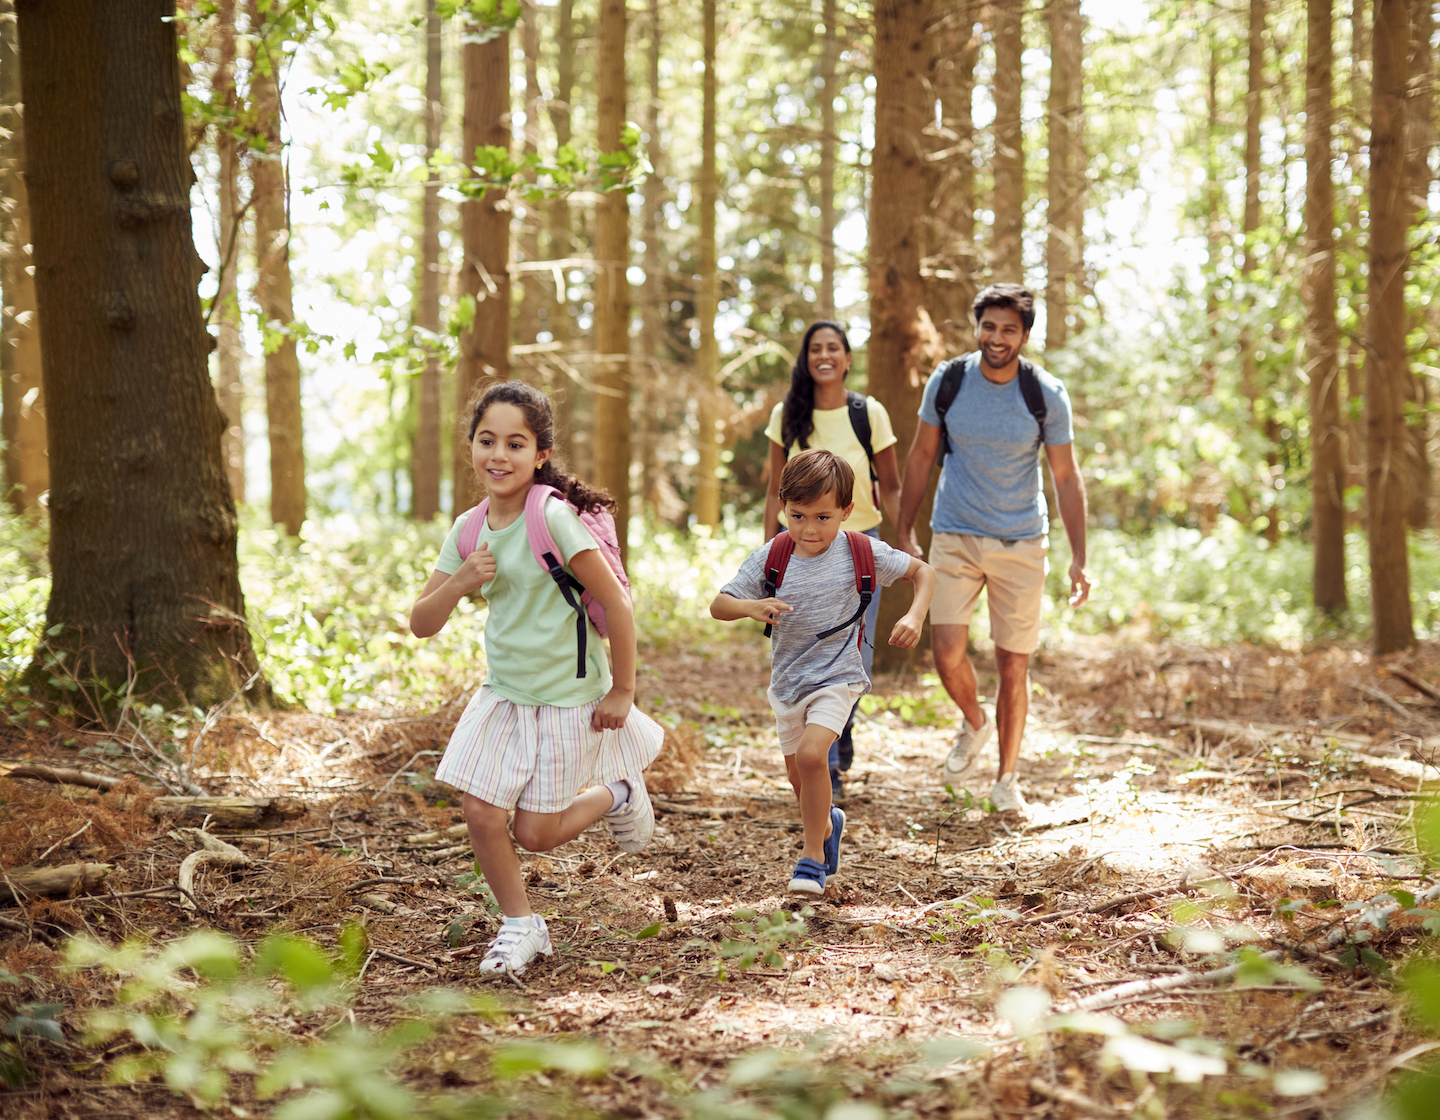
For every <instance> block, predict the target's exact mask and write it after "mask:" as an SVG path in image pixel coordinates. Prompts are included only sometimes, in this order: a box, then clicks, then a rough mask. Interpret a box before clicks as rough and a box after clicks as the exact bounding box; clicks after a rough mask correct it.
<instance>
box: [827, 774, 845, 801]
mask: <svg viewBox="0 0 1440 1120" xmlns="http://www.w3.org/2000/svg"><path fill="white" fill-rule="evenodd" d="M830 800H831V801H833V802H835V804H837V805H843V804H845V780H844V779H843V778H841V777H840V771H839V770H831V771H830Z"/></svg>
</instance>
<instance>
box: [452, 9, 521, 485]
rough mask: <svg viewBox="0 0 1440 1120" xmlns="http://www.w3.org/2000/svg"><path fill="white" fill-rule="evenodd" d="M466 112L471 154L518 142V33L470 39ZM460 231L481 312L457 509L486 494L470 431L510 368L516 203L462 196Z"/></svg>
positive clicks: (458, 463)
mask: <svg viewBox="0 0 1440 1120" xmlns="http://www.w3.org/2000/svg"><path fill="white" fill-rule="evenodd" d="M464 49H465V119H464V124H463V125H462V128H461V132H462V135H463V140H462V142H461V151H462V152H463V153H464V157H465V160H466V162H467V163H468V162H470V161H471V160H473V159H474V158H475V149H476V148H479V147H481V146H484V147H493V148H504V149H506V150H507V151H508V150H509V148H510V128H509V123H508V122H509V118H510V33H509V32H508V31H506V32H502V33H501V34H499V35H496V36H495V37H494V38H493V39H490V40H489V41H487V42H484V43H466V44H465V48H464ZM460 239H461V241H462V243H463V245H464V252H465V263H464V265H463V266H462V268H461V272H460V292H461V296H462V298H463V297H466V296H468V297H469V298H470V299H472V300H474V301H475V318H474V320H473V321H472V322H471V324H470V326H469V327H468V328H467V329H465V330H463V331H461V332H460V360H459V363H458V364H457V366H456V370H455V382H456V385H455V409H456V416H457V418H458V420H459V422H458V423H457V424H456V431H455V450H454V459H453V462H454V467H453V471H452V477H453V478H454V480H455V512H456V513H460V512H461V511H463V510H465V509H467V508H469V507H470V506H472V505H474V504H475V503H476V502H477V501H479V499H480V482H479V480H478V479H477V478H476V477H475V469H474V467H473V466H472V465H471V462H470V442H469V440H467V439H466V438H465V435H466V431H468V429H469V425H470V411H471V409H472V408H473V407H474V404H475V400H476V398H477V397H479V395H480V393H481V392H482V391H483V389H484V386H485V385H487V384H488V383H490V382H491V381H504V380H505V379H506V378H508V377H509V376H510V206H509V201H508V200H507V199H506V197H505V192H504V191H502V190H500V189H498V188H493V189H491V190H488V191H486V192H485V197H484V198H478V199H474V198H472V199H466V200H465V201H464V202H462V203H461V204H460Z"/></svg>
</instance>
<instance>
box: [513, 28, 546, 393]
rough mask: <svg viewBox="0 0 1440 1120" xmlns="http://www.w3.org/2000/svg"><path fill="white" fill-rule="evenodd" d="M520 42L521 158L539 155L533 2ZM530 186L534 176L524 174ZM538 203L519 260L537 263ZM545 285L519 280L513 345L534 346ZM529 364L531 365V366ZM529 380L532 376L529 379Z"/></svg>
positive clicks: (534, 276)
mask: <svg viewBox="0 0 1440 1120" xmlns="http://www.w3.org/2000/svg"><path fill="white" fill-rule="evenodd" d="M521 11H522V15H521V20H520V26H521V29H522V31H521V36H520V41H521V43H522V46H523V51H524V55H525V154H526V155H535V154H538V153H539V151H540V27H539V23H538V20H539V9H538V6H537V5H536V4H535V0H524V4H523V5H522V8H521ZM527 177H528V178H529V179H530V180H531V181H532V182H533V181H534V179H535V173H534V172H533V171H531V172H528V173H527ZM542 220H543V219H542V217H541V211H540V206H539V204H538V203H535V202H530V201H526V202H525V203H524V212H523V214H522V216H521V218H520V259H521V260H524V261H527V262H528V261H538V260H540V259H541V258H540V226H541V223H542ZM546 287H548V285H547V283H546V282H545V280H544V279H543V277H542V276H541V274H540V273H538V272H530V271H526V272H523V273H522V274H521V276H520V314H519V315H518V316H517V318H516V323H515V326H516V341H518V342H520V343H521V344H523V345H528V344H530V343H533V342H536V341H538V339H539V334H540V330H541V327H542V321H543V316H542V310H543V306H542V305H543V304H544V302H545V288H546ZM531 364H533V363H531ZM532 376H533V375H532Z"/></svg>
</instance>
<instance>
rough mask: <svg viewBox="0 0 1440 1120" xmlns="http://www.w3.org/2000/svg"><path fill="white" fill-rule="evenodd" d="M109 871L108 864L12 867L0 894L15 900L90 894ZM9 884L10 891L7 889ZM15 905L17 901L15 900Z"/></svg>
mask: <svg viewBox="0 0 1440 1120" xmlns="http://www.w3.org/2000/svg"><path fill="white" fill-rule="evenodd" d="M112 870H113V869H112V868H111V866H110V865H109V864H108V863H64V864H61V865H59V866H58V867H37V866H35V865H34V864H31V865H29V866H26V867H13V868H11V869H9V870H8V871H6V873H5V880H6V882H5V884H4V885H0V894H3V895H5V896H6V897H9V898H16V897H17V896H16V892H17V891H18V892H19V895H20V897H23V896H24V895H29V894H43V895H52V896H53V895H67V894H70V893H71V892H72V891H77V890H80V891H88V890H94V889H95V888H96V887H98V886H99V885H100V884H101V883H103V882H104V881H105V879H106V877H107V876H108V875H109V874H110V872H111V871H112ZM11 884H13V887H12V886H11ZM17 901H18V899H17Z"/></svg>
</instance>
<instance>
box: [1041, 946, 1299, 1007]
mask: <svg viewBox="0 0 1440 1120" xmlns="http://www.w3.org/2000/svg"><path fill="white" fill-rule="evenodd" d="M1260 955H1261V958H1262V959H1264V960H1272V961H1273V960H1276V959H1278V958H1279V957H1280V956H1281V951H1280V950H1279V949H1272V950H1270V951H1269V952H1268V953H1262V954H1260ZM1239 971H1240V965H1239V964H1238V963H1237V964H1231V965H1226V966H1225V967H1224V968H1212V969H1210V970H1209V971H1208V972H1194V971H1191V970H1190V969H1186V970H1185V971H1184V972H1173V973H1171V974H1170V975H1168V976H1158V977H1156V978H1155V979H1154V980H1133V981H1131V982H1130V983H1128V984H1121V985H1120V986H1119V987H1117V988H1111V989H1110V990H1109V991H1108V992H1096V993H1095V994H1094V995H1093V996H1086V997H1085V998H1084V999H1079V1000H1076V1001H1075V1002H1073V1003H1071V1004H1068V1005H1066V1006H1064V1007H1060V1008H1057V1010H1058V1011H1062V1012H1073V1011H1094V1010H1096V1009H1097V1008H1101V1007H1111V1006H1113V1005H1115V1004H1117V1003H1128V1002H1129V1001H1130V1000H1133V999H1142V998H1144V997H1145V996H1150V995H1155V994H1157V993H1159V992H1168V991H1169V990H1170V989H1171V988H1183V987H1185V986H1186V985H1187V984H1219V983H1222V982H1224V981H1226V980H1230V979H1233V978H1234V977H1235V975H1236V974H1237V973H1238V972H1239Z"/></svg>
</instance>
